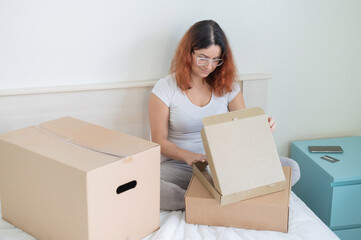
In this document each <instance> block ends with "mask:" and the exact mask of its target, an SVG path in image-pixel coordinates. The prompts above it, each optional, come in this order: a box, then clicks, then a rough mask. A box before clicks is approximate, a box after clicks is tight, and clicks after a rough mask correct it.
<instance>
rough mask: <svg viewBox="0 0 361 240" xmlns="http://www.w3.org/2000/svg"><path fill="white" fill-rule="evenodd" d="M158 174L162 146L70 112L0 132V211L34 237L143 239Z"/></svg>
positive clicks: (155, 209) (153, 224) (155, 223)
mask: <svg viewBox="0 0 361 240" xmlns="http://www.w3.org/2000/svg"><path fill="white" fill-rule="evenodd" d="M159 178H160V147H159V145H157V144H155V143H152V142H149V141H146V140H143V139H140V138H136V137H132V136H129V135H126V134H122V133H119V132H116V131H112V130H109V129H106V128H102V127H99V126H96V125H93V124H90V123H87V122H83V121H80V120H77V119H74V118H70V117H65V118H61V119H57V120H53V121H49V122H46V123H43V124H40V125H38V126H32V127H27V128H23V129H20V130H16V131H12V132H8V133H5V134H2V135H0V188H1V204H2V216H3V218H4V220H6V221H8V222H10V223H12V224H14V225H15V226H17V227H19V228H21V229H23V230H24V231H25V232H28V233H29V234H31V235H33V236H34V237H36V238H37V239H52V240H57V239H58V240H65V239H66V240H72V239H74V240H103V239H107V240H115V239H117V240H118V239H141V238H143V237H145V236H146V235H148V234H149V233H151V232H153V231H155V230H157V229H158V228H159V197H160V193H159V191H160V182H159Z"/></svg>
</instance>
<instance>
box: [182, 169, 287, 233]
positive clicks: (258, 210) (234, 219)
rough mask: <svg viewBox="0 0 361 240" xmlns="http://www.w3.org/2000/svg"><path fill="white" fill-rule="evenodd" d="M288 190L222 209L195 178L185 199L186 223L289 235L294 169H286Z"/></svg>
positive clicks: (194, 177)
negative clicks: (269, 231) (287, 233)
mask: <svg viewBox="0 0 361 240" xmlns="http://www.w3.org/2000/svg"><path fill="white" fill-rule="evenodd" d="M283 171H284V174H285V176H286V179H287V181H286V186H287V187H286V189H285V190H282V191H279V192H276V193H271V194H267V195H264V196H261V197H256V198H252V199H248V200H244V201H240V202H236V203H232V204H228V205H224V206H221V205H219V203H218V202H217V201H216V200H215V199H214V198H213V196H212V195H211V194H210V193H209V192H208V190H207V189H206V188H205V187H204V186H203V184H202V183H201V182H200V180H199V179H198V177H197V176H195V175H193V177H192V179H191V182H190V184H189V186H188V189H187V193H186V195H185V205H186V222H187V223H192V224H202V225H212V226H225V227H238V228H248V229H255V230H271V231H280V232H287V231H288V214H289V198H290V192H291V184H290V182H291V181H290V179H291V168H290V167H283Z"/></svg>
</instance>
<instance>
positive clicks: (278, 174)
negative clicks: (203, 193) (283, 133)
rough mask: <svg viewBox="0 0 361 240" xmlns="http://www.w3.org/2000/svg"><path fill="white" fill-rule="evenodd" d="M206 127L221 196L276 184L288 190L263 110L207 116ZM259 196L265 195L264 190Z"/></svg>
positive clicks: (205, 140) (205, 139) (206, 143)
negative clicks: (280, 184) (281, 184)
mask: <svg viewBox="0 0 361 240" xmlns="http://www.w3.org/2000/svg"><path fill="white" fill-rule="evenodd" d="M203 124H204V128H203V129H202V131H201V135H202V140H203V144H204V148H205V150H206V153H207V159H208V163H209V166H210V170H211V173H212V179H213V183H214V187H215V188H216V190H217V191H218V192H219V193H220V194H221V195H230V194H235V193H239V192H242V191H249V190H252V189H257V188H262V187H266V186H272V184H276V183H283V186H282V189H284V188H285V176H284V174H283V171H282V166H281V163H280V160H279V156H278V153H277V149H276V146H275V144H274V141H273V136H272V133H271V131H270V129H269V124H268V117H267V116H266V114H265V113H264V111H263V110H262V109H261V108H250V109H245V110H239V111H234V112H228V113H224V114H219V115H214V116H210V117H206V118H204V119H203ZM282 189H278V191H279V190H282ZM268 193H269V192H268ZM257 194H261V195H262V191H261V192H259V193H257ZM253 197H254V196H253Z"/></svg>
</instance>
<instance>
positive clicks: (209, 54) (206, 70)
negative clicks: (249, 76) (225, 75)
mask: <svg viewBox="0 0 361 240" xmlns="http://www.w3.org/2000/svg"><path fill="white" fill-rule="evenodd" d="M197 57H198V58H206V59H209V60H213V59H220V58H221V47H220V46H218V45H211V46H209V47H208V48H202V49H198V50H194V51H193V54H192V65H191V74H192V75H193V76H195V77H200V78H202V79H203V78H205V77H207V76H208V75H209V74H210V73H211V72H213V71H214V69H216V67H217V66H215V63H213V64H212V61H210V62H209V63H207V64H206V65H204V66H200V65H198V64H197ZM200 62H204V60H201V61H198V63H200Z"/></svg>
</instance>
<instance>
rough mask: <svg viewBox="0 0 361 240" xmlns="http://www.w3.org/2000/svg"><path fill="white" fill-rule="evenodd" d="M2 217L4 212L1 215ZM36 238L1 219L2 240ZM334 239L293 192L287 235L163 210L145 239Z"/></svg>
mask: <svg viewBox="0 0 361 240" xmlns="http://www.w3.org/2000/svg"><path fill="white" fill-rule="evenodd" d="M0 216H1V212H0ZM34 239H35V238H34V237H32V236H30V235H29V234H27V233H25V232H23V231H22V230H20V229H18V228H16V227H14V226H13V225H11V224H9V223H7V222H6V221H4V220H2V219H0V240H34ZM168 239H170V240H177V239H179V240H181V239H189V240H190V239H191V240H198V239H204V240H213V239H217V240H218V239H220V240H226V239H230V240H231V239H232V240H238V239H242V240H264V239H267V240H282V239H287V240H301V239H302V240H308V239H309V240H315V239H317V240H323V239H324V240H333V239H339V238H338V237H337V236H336V235H335V234H334V233H333V232H332V231H331V230H330V229H329V228H328V227H327V226H326V225H325V224H324V223H323V222H322V221H321V220H320V219H319V218H318V217H317V216H316V215H315V214H314V213H313V212H312V211H311V210H310V209H309V208H308V207H307V206H306V205H305V204H304V203H303V202H302V200H301V199H299V198H298V197H297V196H296V195H295V194H294V193H293V192H292V194H291V199H290V215H289V230H288V233H281V232H274V231H255V230H247V229H240V228H231V227H215V226H206V225H195V224H187V223H186V222H185V212H184V211H161V212H160V229H159V230H158V231H156V232H154V233H152V234H150V235H148V236H147V237H146V238H144V240H168Z"/></svg>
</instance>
